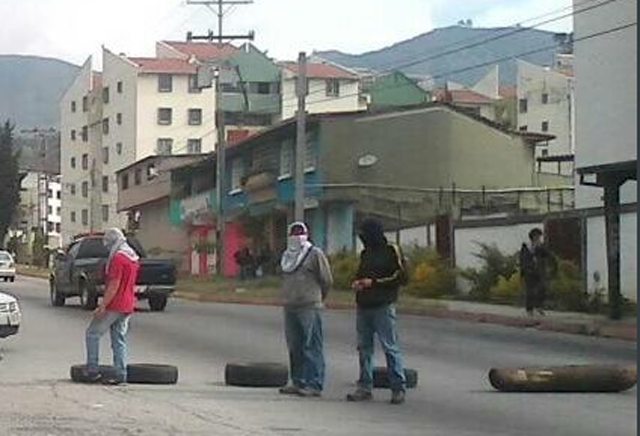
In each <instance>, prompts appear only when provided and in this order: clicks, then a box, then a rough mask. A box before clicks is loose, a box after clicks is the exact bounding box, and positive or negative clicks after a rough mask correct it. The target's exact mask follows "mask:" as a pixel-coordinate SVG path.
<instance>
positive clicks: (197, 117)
mask: <svg viewBox="0 0 640 436" xmlns="http://www.w3.org/2000/svg"><path fill="white" fill-rule="evenodd" d="M189 125H190V126H200V125H202V109H189Z"/></svg>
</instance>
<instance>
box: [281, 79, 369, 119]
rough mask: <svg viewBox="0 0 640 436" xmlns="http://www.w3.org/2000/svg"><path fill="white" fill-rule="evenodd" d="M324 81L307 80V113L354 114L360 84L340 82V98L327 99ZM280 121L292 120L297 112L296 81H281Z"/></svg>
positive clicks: (358, 97)
mask: <svg viewBox="0 0 640 436" xmlns="http://www.w3.org/2000/svg"><path fill="white" fill-rule="evenodd" d="M325 89H326V81H325V80H318V79H310V80H309V95H308V96H307V112H308V113H310V114H318V113H331V112H352V111H353V112H355V111H358V110H360V109H361V107H360V82H357V81H353V80H341V81H340V97H339V98H338V97H334V98H332V97H327V95H326V92H325ZM281 92H282V119H283V120H286V119H288V118H293V117H294V116H295V114H296V111H297V110H298V99H297V97H296V79H295V78H294V79H291V78H283V80H282V90H281Z"/></svg>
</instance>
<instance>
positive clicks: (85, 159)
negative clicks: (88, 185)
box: [82, 153, 89, 170]
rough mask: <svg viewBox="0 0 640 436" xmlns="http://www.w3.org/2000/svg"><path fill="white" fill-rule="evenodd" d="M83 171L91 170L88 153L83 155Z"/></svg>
mask: <svg viewBox="0 0 640 436" xmlns="http://www.w3.org/2000/svg"><path fill="white" fill-rule="evenodd" d="M82 169H83V170H88V169H89V155H88V154H86V153H85V154H83V155H82Z"/></svg>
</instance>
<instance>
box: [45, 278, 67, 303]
mask: <svg viewBox="0 0 640 436" xmlns="http://www.w3.org/2000/svg"><path fill="white" fill-rule="evenodd" d="M49 295H50V297H51V305H52V306H54V307H62V306H64V303H65V300H66V298H65V296H64V295H62V294H60V292H58V287H57V286H56V282H55V281H53V280H52V281H50V282H49Z"/></svg>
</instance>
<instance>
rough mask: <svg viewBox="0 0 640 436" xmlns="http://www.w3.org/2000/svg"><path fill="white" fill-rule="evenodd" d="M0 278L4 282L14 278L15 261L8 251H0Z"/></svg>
mask: <svg viewBox="0 0 640 436" xmlns="http://www.w3.org/2000/svg"><path fill="white" fill-rule="evenodd" d="M0 279H4V281H5V282H8V281H9V280H11V281H12V282H14V281H15V280H16V263H15V261H14V260H13V256H11V254H10V253H9V252H8V251H0Z"/></svg>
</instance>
